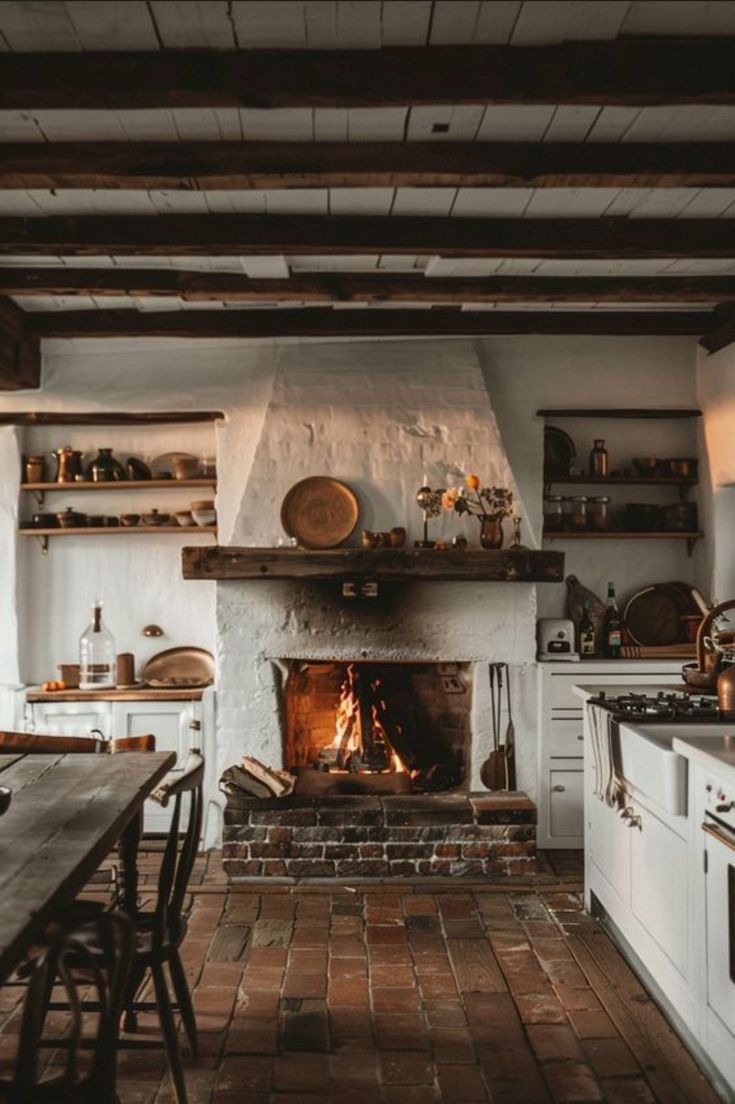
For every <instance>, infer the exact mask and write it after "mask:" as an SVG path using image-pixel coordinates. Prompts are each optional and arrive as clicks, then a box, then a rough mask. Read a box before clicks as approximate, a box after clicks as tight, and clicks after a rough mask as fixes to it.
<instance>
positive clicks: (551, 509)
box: [544, 495, 564, 533]
mask: <svg viewBox="0 0 735 1104" xmlns="http://www.w3.org/2000/svg"><path fill="white" fill-rule="evenodd" d="M563 502H564V499H563V498H562V496H561V495H546V496H545V497H544V529H546V531H547V532H549V533H558V532H559V530H560V529H563V528H564V518H563V514H562V505H563Z"/></svg>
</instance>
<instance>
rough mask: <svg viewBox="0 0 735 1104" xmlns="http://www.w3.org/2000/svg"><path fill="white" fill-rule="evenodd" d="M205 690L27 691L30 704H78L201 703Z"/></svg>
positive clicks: (35, 688) (143, 688)
mask: <svg viewBox="0 0 735 1104" xmlns="http://www.w3.org/2000/svg"><path fill="white" fill-rule="evenodd" d="M203 693H204V689H203V688H202V687H198V688H196V689H181V690H174V689H170V690H166V689H157V690H150V689H146V688H145V687H143V686H142V687H140V689H136V690H42V689H41V688H40V686H31V687H29V689H28V690H27V691H26V701H28V702H78V701H82V702H83V701H119V702H124V701H201V700H202V694H203Z"/></svg>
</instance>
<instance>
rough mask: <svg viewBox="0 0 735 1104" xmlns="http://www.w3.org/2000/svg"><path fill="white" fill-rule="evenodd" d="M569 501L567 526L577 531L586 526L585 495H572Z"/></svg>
mask: <svg viewBox="0 0 735 1104" xmlns="http://www.w3.org/2000/svg"><path fill="white" fill-rule="evenodd" d="M569 502H570V506H571V508H570V511H569V528H570V529H571V530H572V532H575V533H579V532H581V531H582V530H584V529H586V528H587V495H572V497H571V498H570V500H569Z"/></svg>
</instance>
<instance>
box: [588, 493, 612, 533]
mask: <svg viewBox="0 0 735 1104" xmlns="http://www.w3.org/2000/svg"><path fill="white" fill-rule="evenodd" d="M587 513H588V516H589V525H590V529H595V530H597V532H598V533H606V532H607V530H608V529H609V528H610V495H597V496H596V497H595V498H591V499H590V500H589V505H588V511H587Z"/></svg>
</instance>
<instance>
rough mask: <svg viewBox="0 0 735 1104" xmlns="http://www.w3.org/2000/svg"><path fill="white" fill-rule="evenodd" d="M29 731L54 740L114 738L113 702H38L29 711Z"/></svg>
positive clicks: (27, 724) (27, 710) (27, 725)
mask: <svg viewBox="0 0 735 1104" xmlns="http://www.w3.org/2000/svg"><path fill="white" fill-rule="evenodd" d="M25 727H26V731H27V732H37V733H39V734H40V733H48V734H49V735H52V736H90V735H95V736H97V735H102V736H103V737H105V738H107V737H108V736H109V734H110V703H109V702H58V703H57V702H36V703H34V704H33V705H29V706H27V707H26V725H25Z"/></svg>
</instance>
